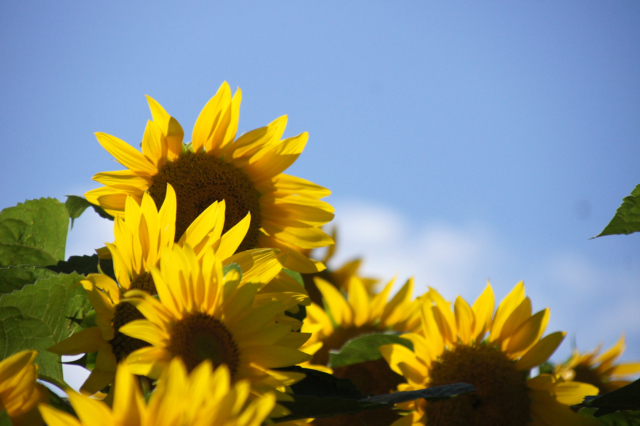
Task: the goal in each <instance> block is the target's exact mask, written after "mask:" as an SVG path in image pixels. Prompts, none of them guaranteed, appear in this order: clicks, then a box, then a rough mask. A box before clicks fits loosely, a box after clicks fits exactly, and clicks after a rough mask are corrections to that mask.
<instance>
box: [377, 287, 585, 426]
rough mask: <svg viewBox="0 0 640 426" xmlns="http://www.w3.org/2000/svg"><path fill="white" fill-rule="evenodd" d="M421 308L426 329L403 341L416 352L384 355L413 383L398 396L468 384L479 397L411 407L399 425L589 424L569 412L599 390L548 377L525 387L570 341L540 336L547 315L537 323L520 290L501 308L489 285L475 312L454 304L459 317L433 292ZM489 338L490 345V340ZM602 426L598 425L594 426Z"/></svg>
mask: <svg viewBox="0 0 640 426" xmlns="http://www.w3.org/2000/svg"><path fill="white" fill-rule="evenodd" d="M424 302H425V303H424V304H423V306H422V328H421V329H420V331H419V332H418V333H407V334H404V335H403V336H402V337H403V338H406V339H408V340H410V341H411V342H412V343H413V347H414V351H411V350H409V349H407V348H406V347H404V346H401V345H396V344H394V345H386V346H382V347H381V348H380V352H382V354H383V356H384V357H385V359H386V360H387V362H388V363H389V366H390V367H391V368H392V369H393V370H394V371H396V372H397V373H398V374H401V375H402V376H404V378H405V379H406V381H407V383H404V384H402V385H400V386H398V390H401V391H406V390H416V389H424V388H426V387H431V386H440V385H447V384H452V383H457V382H464V383H470V384H472V385H473V386H475V388H476V392H474V393H472V394H469V395H463V396H459V397H456V398H453V399H449V400H443V401H437V402H426V401H425V400H421V401H419V402H413V403H410V404H409V405H408V406H407V405H405V406H403V408H413V409H414V411H413V413H412V414H410V415H407V416H406V417H404V418H403V419H401V420H398V421H397V422H396V423H394V425H411V424H414V425H419V424H427V421H428V424H429V425H436V426H439V425H518V426H521V425H524V424H531V425H535V426H538V425H539V426H553V425H557V426H565V425H578V424H591V423H592V422H593V420H591V419H587V418H585V417H582V416H580V415H578V414H576V413H574V412H573V411H571V409H570V408H569V407H568V405H571V404H577V403H579V402H582V398H583V397H584V396H586V395H594V394H596V393H597V389H596V388H595V387H593V386H591V385H589V384H586V383H580V382H565V381H564V380H563V379H561V378H558V377H555V376H553V375H547V374H542V375H539V376H537V377H535V378H533V379H527V376H528V373H529V370H530V369H531V368H533V367H536V366H538V365H540V364H542V363H543V362H545V361H546V360H547V359H548V358H549V357H550V356H551V355H552V354H553V352H554V351H555V350H556V348H557V347H558V346H559V345H560V343H561V342H562V340H563V339H564V336H565V333H564V332H556V333H552V334H549V335H547V336H545V337H543V338H541V337H542V334H543V333H544V330H545V328H546V326H547V322H548V320H549V309H548V308H547V309H544V310H542V311H539V312H537V313H535V314H533V315H532V313H531V300H530V299H529V298H528V297H525V289H524V284H523V283H522V282H521V283H519V284H518V285H516V287H515V288H514V289H513V290H512V291H511V293H509V295H508V296H507V297H506V298H505V299H504V300H503V301H502V303H500V306H498V309H497V310H496V312H495V315H493V309H494V305H495V301H494V295H493V290H492V288H491V285H487V287H486V289H485V290H484V292H483V293H482V294H481V295H480V297H478V299H477V300H476V302H475V303H474V304H473V306H469V304H468V303H467V302H466V301H465V300H464V299H462V298H461V297H458V298H456V301H455V303H454V310H453V311H452V309H451V307H450V304H449V303H448V302H446V301H445V300H444V298H443V297H442V296H441V295H440V294H439V293H438V292H437V291H435V290H433V289H430V298H429V299H424ZM487 333H489V335H488V337H487V338H486V339H485V338H484V337H485V335H486V334H487ZM596 424H597V423H596Z"/></svg>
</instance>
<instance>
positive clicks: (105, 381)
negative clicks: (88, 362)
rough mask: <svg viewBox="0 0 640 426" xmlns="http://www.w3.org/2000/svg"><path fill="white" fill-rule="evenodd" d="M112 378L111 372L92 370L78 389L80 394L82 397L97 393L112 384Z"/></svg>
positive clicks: (113, 374) (112, 373)
mask: <svg viewBox="0 0 640 426" xmlns="http://www.w3.org/2000/svg"><path fill="white" fill-rule="evenodd" d="M114 377H115V373H114V372H113V371H103V370H99V369H97V368H94V369H93V371H92V372H91V374H89V377H88V378H87V380H85V382H84V384H83V385H82V387H80V392H82V393H83V394H84V395H93V394H95V393H96V392H99V391H101V390H102V389H104V388H106V387H107V386H109V385H110V384H111V382H113V379H114ZM74 406H75V404H74ZM78 414H79V413H78ZM81 420H82V417H81ZM83 421H84V420H83ZM110 424H111V423H110Z"/></svg>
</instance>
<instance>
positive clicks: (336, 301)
mask: <svg viewBox="0 0 640 426" xmlns="http://www.w3.org/2000/svg"><path fill="white" fill-rule="evenodd" d="M313 281H314V282H315V283H316V286H317V287H318V290H320V293H322V297H323V298H324V302H325V303H326V304H327V307H328V308H329V312H331V317H332V318H333V320H334V321H335V322H336V324H338V325H340V326H343V327H344V326H348V325H351V324H352V323H353V312H352V310H351V306H349V304H348V303H347V301H346V300H344V297H343V296H342V294H340V292H339V291H338V290H337V289H336V288H335V287H334V286H333V285H332V284H329V283H328V282H327V281H325V280H323V279H322V278H318V277H315V278H314V279H313Z"/></svg>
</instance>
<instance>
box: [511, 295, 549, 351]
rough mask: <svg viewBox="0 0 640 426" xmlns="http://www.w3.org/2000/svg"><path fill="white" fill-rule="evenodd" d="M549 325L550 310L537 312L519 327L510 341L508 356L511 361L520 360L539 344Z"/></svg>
mask: <svg viewBox="0 0 640 426" xmlns="http://www.w3.org/2000/svg"><path fill="white" fill-rule="evenodd" d="M548 323H549V308H546V309H543V310H542V311H540V312H537V313H536V314H535V315H533V316H532V317H530V318H529V319H527V320H526V321H525V322H523V323H522V325H520V327H518V329H517V330H516V331H515V332H514V333H513V335H512V336H511V338H510V339H509V344H508V345H507V354H508V355H509V357H510V358H511V359H516V358H519V357H520V356H521V355H522V354H523V353H525V352H526V351H527V350H529V348H531V347H532V346H533V345H534V344H536V343H537V342H538V340H539V339H540V337H541V336H542V334H543V333H544V330H545V329H546V328H547V324H548Z"/></svg>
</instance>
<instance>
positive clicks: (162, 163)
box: [85, 82, 334, 273]
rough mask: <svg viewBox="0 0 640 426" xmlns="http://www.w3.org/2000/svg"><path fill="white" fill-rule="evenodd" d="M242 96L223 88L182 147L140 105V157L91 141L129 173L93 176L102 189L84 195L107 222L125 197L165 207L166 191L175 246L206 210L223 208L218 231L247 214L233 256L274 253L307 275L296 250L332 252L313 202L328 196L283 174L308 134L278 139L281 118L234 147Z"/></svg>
mask: <svg viewBox="0 0 640 426" xmlns="http://www.w3.org/2000/svg"><path fill="white" fill-rule="evenodd" d="M241 98H242V95H241V92H240V90H239V89H238V91H237V92H236V94H235V95H234V96H233V97H231V89H230V88H229V85H228V84H227V83H226V82H225V83H223V84H222V86H220V89H219V90H218V92H217V93H216V95H215V96H214V97H213V98H211V100H209V102H208V103H207V104H206V105H205V107H204V108H203V109H202V111H201V112H200V115H199V117H198V119H197V120H196V123H195V126H194V128H193V135H192V141H191V144H190V145H189V146H185V147H183V142H182V141H183V138H184V131H183V130H182V127H181V126H180V124H179V123H178V121H177V120H176V119H175V118H173V117H171V116H170V115H169V114H168V113H167V112H166V111H165V110H164V109H163V108H162V106H160V104H159V103H158V102H156V101H155V100H154V99H152V98H150V97H147V99H148V101H149V107H150V109H151V115H152V117H153V121H149V122H148V123H147V127H146V129H145V132H144V136H143V139H142V153H141V152H140V151H138V150H136V149H134V148H133V147H131V146H130V145H128V144H127V143H126V142H124V141H122V140H120V139H118V138H116V137H114V136H110V135H107V134H104V133H96V136H97V138H98V142H99V143H100V144H101V145H102V146H103V147H104V148H105V149H106V150H107V151H108V152H109V153H111V155H113V156H114V157H115V158H116V160H118V161H119V162H120V163H121V164H122V165H123V166H125V167H126V168H127V169H128V170H123V171H116V172H104V173H98V174H96V175H95V176H94V177H93V179H94V180H96V181H97V182H100V183H102V184H104V185H105V186H104V187H101V188H97V189H94V190H92V191H89V192H87V193H86V194H85V196H86V198H87V200H89V201H90V202H92V203H94V204H99V205H100V206H101V207H103V208H104V209H105V210H106V211H107V212H108V213H109V214H111V215H114V216H121V215H122V214H123V212H124V209H125V202H126V199H127V195H131V196H133V197H134V198H135V199H136V201H138V202H141V201H142V195H143V194H144V193H145V192H147V193H149V194H150V195H151V197H152V198H153V200H154V201H155V202H156V204H157V205H161V204H162V203H163V202H164V199H165V196H166V188H167V183H170V184H171V185H173V187H174V188H175V190H176V193H177V200H178V202H177V204H178V213H177V218H176V239H179V238H181V237H182V235H183V233H184V232H185V231H186V229H187V228H188V227H189V225H190V224H191V223H192V222H193V221H194V220H195V219H196V218H197V217H198V215H199V214H200V213H202V212H203V211H204V210H205V209H206V208H207V207H209V206H210V205H211V204H212V203H214V202H216V201H222V200H225V201H226V204H227V210H226V212H225V225H224V226H225V228H224V231H226V230H229V229H231V228H232V227H233V226H235V225H236V224H237V223H238V222H240V221H241V220H242V219H243V218H244V217H245V216H246V215H247V214H248V213H251V222H250V224H249V229H248V231H247V233H246V236H245V237H244V239H243V241H242V243H241V244H240V246H239V248H238V250H239V251H244V250H248V249H252V248H257V247H275V248H278V249H280V250H283V251H285V252H286V253H288V254H289V256H288V257H287V263H286V265H285V266H286V267H287V268H289V269H293V270H295V271H298V272H304V273H313V272H317V271H320V270H322V269H324V266H323V265H322V264H321V263H320V262H317V261H314V260H310V259H309V258H308V257H307V256H305V255H304V254H302V253H301V252H300V250H305V249H313V248H317V247H324V246H327V245H329V244H332V240H331V238H330V237H329V236H328V235H327V234H325V233H324V232H323V231H322V230H321V229H320V227H321V226H322V225H324V224H325V223H327V222H329V221H330V220H331V219H333V211H334V210H333V207H331V205H329V204H328V203H326V202H324V201H320V198H323V197H326V196H327V195H329V194H330V191H329V190H327V189H326V188H323V187H321V186H318V185H316V184H314V183H312V182H309V181H307V180H304V179H301V178H297V177H294V176H289V175H286V174H284V173H282V172H283V171H284V170H286V169H287V168H288V167H289V166H290V165H291V164H293V162H294V161H295V160H296V159H297V158H298V156H299V155H300V153H301V152H302V150H303V149H304V146H305V144H306V142H307V139H308V134H307V133H302V134H300V135H298V136H294V137H291V138H287V139H283V140H281V139H280V138H281V137H282V135H283V133H284V130H285V127H286V124H287V117H286V116H283V117H280V118H278V119H276V120H274V121H273V122H271V123H270V124H269V125H268V126H266V127H261V128H259V129H255V130H252V131H250V132H248V133H245V134H244V135H242V136H240V137H239V138H237V139H236V131H237V129H238V117H239V111H240V101H241Z"/></svg>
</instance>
